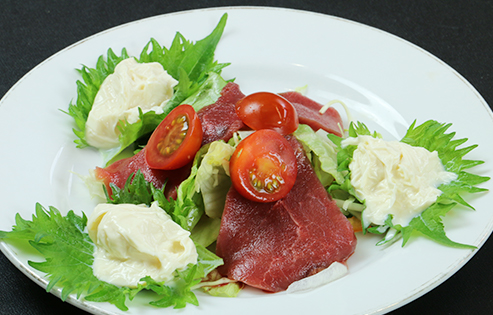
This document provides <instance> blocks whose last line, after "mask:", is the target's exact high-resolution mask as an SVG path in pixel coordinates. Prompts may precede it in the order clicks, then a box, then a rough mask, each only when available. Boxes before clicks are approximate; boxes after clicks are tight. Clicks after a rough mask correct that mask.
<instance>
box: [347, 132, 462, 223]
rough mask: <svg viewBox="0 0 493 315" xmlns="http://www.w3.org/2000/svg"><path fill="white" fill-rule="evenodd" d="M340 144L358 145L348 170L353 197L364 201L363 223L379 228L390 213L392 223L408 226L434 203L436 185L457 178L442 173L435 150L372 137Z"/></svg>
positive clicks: (438, 193) (351, 139)
mask: <svg viewBox="0 0 493 315" xmlns="http://www.w3.org/2000/svg"><path fill="white" fill-rule="evenodd" d="M342 145H343V146H347V145H357V146H358V147H357V149H356V150H355V151H354V154H353V160H352V161H351V163H350V164H349V169H350V170H351V184H352V186H353V187H354V189H355V191H356V195H357V196H358V198H360V199H364V200H365V201H366V209H365V210H364V211H363V221H364V222H371V223H374V224H378V225H382V224H384V222H385V220H386V219H387V217H388V215H389V214H392V215H393V221H392V222H393V224H401V225H402V226H407V225H408V224H409V222H410V221H411V219H412V218H414V217H415V216H417V215H419V214H420V213H421V212H423V211H424V210H425V209H426V208H428V207H429V206H430V205H431V204H433V203H434V202H435V201H436V199H437V197H438V196H439V195H440V194H441V191H440V190H439V189H437V187H438V186H440V185H441V184H444V183H449V182H451V181H453V180H455V179H456V178H457V175H456V174H455V173H452V172H447V171H445V169H444V167H443V165H442V163H441V161H440V158H439V157H438V153H437V152H436V151H433V152H430V151H428V150H426V149H424V148H421V147H413V146H410V145H408V144H405V143H402V142H399V141H384V140H382V139H376V138H373V137H371V136H358V137H356V138H348V139H345V140H344V141H343V142H342Z"/></svg>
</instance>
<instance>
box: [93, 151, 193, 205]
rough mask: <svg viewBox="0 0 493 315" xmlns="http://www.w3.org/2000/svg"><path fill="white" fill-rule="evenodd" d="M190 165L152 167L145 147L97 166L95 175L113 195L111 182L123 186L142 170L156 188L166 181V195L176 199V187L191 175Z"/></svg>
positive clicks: (159, 187)
mask: <svg viewBox="0 0 493 315" xmlns="http://www.w3.org/2000/svg"><path fill="white" fill-rule="evenodd" d="M190 167H191V166H190V165H186V166H184V167H182V168H179V169H176V170H172V171H164V170H157V169H152V168H150V167H149V166H148V165H147V163H146V161H145V148H144V149H142V150H141V151H140V152H139V153H137V154H136V155H134V156H132V157H129V158H126V159H122V160H118V161H116V162H114V163H112V164H111V165H109V166H107V167H105V168H101V167H96V169H95V175H96V179H98V180H100V181H101V182H103V183H104V185H105V186H106V189H107V190H108V194H109V195H110V196H111V194H112V191H111V188H110V183H113V184H115V185H116V186H117V187H119V188H123V187H124V186H125V182H126V181H127V179H128V177H129V176H130V175H132V173H136V172H137V170H140V171H141V173H142V174H143V175H144V178H145V179H146V180H147V181H148V182H151V183H152V184H154V186H155V187H156V188H158V189H162V188H163V185H164V184H165V183H166V188H165V195H166V196H167V197H168V198H170V197H171V198H173V199H176V187H177V186H178V185H179V184H180V183H181V182H182V181H183V180H185V179H186V178H187V177H188V176H189V175H190Z"/></svg>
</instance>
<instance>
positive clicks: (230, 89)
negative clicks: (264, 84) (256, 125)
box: [197, 82, 245, 145]
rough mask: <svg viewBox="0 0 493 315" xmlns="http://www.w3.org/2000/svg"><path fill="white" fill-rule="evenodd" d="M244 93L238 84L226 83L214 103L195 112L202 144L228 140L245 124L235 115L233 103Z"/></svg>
mask: <svg viewBox="0 0 493 315" xmlns="http://www.w3.org/2000/svg"><path fill="white" fill-rule="evenodd" d="M243 97H245V95H244V94H243V93H242V92H241V91H240V88H239V86H238V84H236V83H232V82H230V83H228V84H226V86H225V87H224V88H223V90H222V91H221V96H220V97H219V99H218V100H217V101H216V103H214V104H212V105H209V106H206V107H204V108H202V109H201V110H199V111H198V112H197V115H198V116H199V119H200V122H201V123H202V131H203V138H202V145H204V144H206V143H210V142H213V141H216V140H224V141H228V140H229V139H230V138H231V137H232V136H233V134H234V133H235V132H236V131H238V130H240V129H242V128H243V127H244V126H245V125H244V124H243V122H242V121H241V119H240V118H239V117H238V115H236V112H235V104H236V102H238V101H239V100H240V99H242V98H243Z"/></svg>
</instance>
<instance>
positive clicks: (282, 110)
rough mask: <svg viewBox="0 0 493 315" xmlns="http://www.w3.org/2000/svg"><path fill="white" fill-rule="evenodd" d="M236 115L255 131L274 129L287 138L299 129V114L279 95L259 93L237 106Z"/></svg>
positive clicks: (239, 102)
mask: <svg viewBox="0 0 493 315" xmlns="http://www.w3.org/2000/svg"><path fill="white" fill-rule="evenodd" d="M235 109H236V114H237V115H238V117H240V119H241V120H242V121H243V122H244V123H245V125H247V126H248V127H250V128H252V129H253V130H260V129H272V130H275V131H277V132H279V133H280V134H281V135H283V136H285V135H288V134H290V133H293V132H294V131H295V130H296V129H297V128H298V113H297V112H296V109H295V108H294V106H293V104H291V102H289V101H288V100H287V99H285V98H284V97H282V96H280V95H279V94H275V93H270V92H257V93H253V94H250V95H247V96H246V97H244V98H243V99H241V100H239V101H238V102H237V103H236V105H235Z"/></svg>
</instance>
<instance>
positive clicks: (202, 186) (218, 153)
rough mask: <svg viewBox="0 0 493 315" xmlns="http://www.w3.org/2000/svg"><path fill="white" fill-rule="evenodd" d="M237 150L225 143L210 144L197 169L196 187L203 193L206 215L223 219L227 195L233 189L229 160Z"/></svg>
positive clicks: (215, 142)
mask: <svg viewBox="0 0 493 315" xmlns="http://www.w3.org/2000/svg"><path fill="white" fill-rule="evenodd" d="M234 150H235V148H234V147H233V146H231V145H229V144H227V143H225V142H223V141H214V142H212V143H210V145H209V146H208V149H207V153H206V154H205V155H204V157H203V158H202V161H201V163H200V166H199V167H198V169H197V175H196V178H195V187H196V190H197V191H198V192H201V193H202V198H203V200H204V208H205V209H204V210H205V214H207V216H209V217H211V218H221V215H222V212H223V209H224V203H225V201H226V194H227V193H228V191H229V188H230V187H231V179H230V177H229V159H230V158H231V155H233V152H234Z"/></svg>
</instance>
